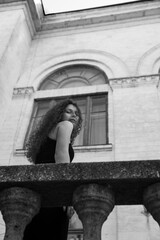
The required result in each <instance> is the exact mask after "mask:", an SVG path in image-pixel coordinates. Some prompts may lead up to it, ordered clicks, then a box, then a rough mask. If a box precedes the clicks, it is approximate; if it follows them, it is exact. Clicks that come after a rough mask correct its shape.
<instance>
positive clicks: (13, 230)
mask: <svg viewBox="0 0 160 240" xmlns="http://www.w3.org/2000/svg"><path fill="white" fill-rule="evenodd" d="M159 182H160V161H159V160H146V161H120V162H116V161H115V162H100V163H72V164H45V165H43V164H40V165H24V166H1V167H0V191H1V192H0V209H1V211H2V215H3V218H4V221H5V223H6V234H5V238H4V239H5V240H11V239H12V240H13V239H14V240H21V239H22V236H23V231H24V228H25V226H26V224H27V223H28V222H29V221H30V220H31V218H32V217H33V216H34V215H35V214H36V213H37V212H38V210H39V207H40V205H41V206H64V205H66V206H67V205H73V206H74V207H75V209H76V211H77V214H78V216H79V218H80V219H81V221H82V224H83V230H84V239H85V240H95V239H96V240H98V239H99V240H100V239H101V227H102V224H103V222H104V221H105V220H106V219H107V217H108V215H109V214H110V212H111V211H112V210H113V208H114V206H115V205H132V204H144V205H145V207H146V208H147V210H148V211H149V212H150V213H151V214H152V216H153V218H154V219H155V220H156V221H157V222H158V223H160V211H159V207H160V201H159V200H160V183H159ZM97 210H98V211H97ZM18 212H19V215H18ZM97 212H98V214H97ZM89 213H90V214H89ZM22 215H24V218H23V219H25V220H24V221H22V220H21V221H20V220H19V219H22ZM89 216H92V217H91V218H90V217H89ZM87 218H89V219H87ZM86 219H87V221H86ZM100 219H101V221H100ZM93 229H94V231H93ZM93 232H94V234H93ZM91 233H92V234H91Z"/></svg>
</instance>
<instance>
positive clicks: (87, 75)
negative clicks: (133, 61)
mask: <svg viewBox="0 0 160 240" xmlns="http://www.w3.org/2000/svg"><path fill="white" fill-rule="evenodd" d="M107 83H108V79H107V77H106V76H105V74H104V73H103V72H102V71H101V70H99V69H97V68H95V67H92V66H86V65H74V66H68V67H65V68H62V69H59V70H57V71H55V72H53V73H52V74H50V75H49V76H48V77H47V78H46V79H45V80H44V81H43V82H42V83H41V85H40V86H39V91H45V90H50V91H53V92H54V91H56V89H60V88H63V89H64V88H67V89H66V91H68V89H69V88H70V89H71V88H76V87H81V88H80V91H79V92H78V94H77V95H72V94H71V91H70V92H69V91H68V92H69V95H68V96H67V98H69V97H71V98H72V99H73V100H74V101H75V102H77V104H78V106H79V107H80V109H81V111H82V117H83V128H82V131H81V133H80V135H79V136H78V137H77V138H76V141H75V145H77V146H89V145H101V144H107V143H108V93H107V92H96V91H95V92H92V93H91V94H84V92H83V91H84V90H85V87H86V86H93V85H101V84H107ZM52 96H54V94H53V95H52ZM63 98H64V96H61V95H60V96H58V97H57V96H56V97H52V98H51V97H49V98H45V99H43V98H41V99H38V100H36V101H35V110H34V113H33V118H32V127H31V128H34V126H35V125H36V124H37V123H38V121H39V120H40V119H41V117H42V116H43V115H44V114H45V112H46V111H47V110H48V109H49V108H50V107H52V103H53V101H54V103H55V101H56V102H57V101H60V100H63ZM65 98H66V96H65Z"/></svg>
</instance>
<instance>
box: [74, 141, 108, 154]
mask: <svg viewBox="0 0 160 240" xmlns="http://www.w3.org/2000/svg"><path fill="white" fill-rule="evenodd" d="M74 150H75V152H101V151H106V152H108V151H112V144H111V143H110V144H107V145H95V146H94V145H93V146H77V147H76V146H75V147H74Z"/></svg>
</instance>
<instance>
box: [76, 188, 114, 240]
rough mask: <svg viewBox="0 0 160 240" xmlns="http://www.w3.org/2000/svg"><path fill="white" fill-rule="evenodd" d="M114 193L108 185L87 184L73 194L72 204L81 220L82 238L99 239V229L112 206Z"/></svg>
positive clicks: (85, 239) (86, 239) (88, 239)
mask: <svg viewBox="0 0 160 240" xmlns="http://www.w3.org/2000/svg"><path fill="white" fill-rule="evenodd" d="M114 204H115V203H114V194H113V192H112V191H111V189H110V188H109V187H106V186H103V185H98V184H88V185H81V186H79V187H78V188H77V189H76V190H75V192H74V194H73V206H74V208H75V210H76V212H77V214H78V216H79V218H80V220H81V221H82V224H83V234H84V240H100V239H101V229H102V225H103V223H104V221H105V220H106V219H107V217H108V215H109V214H110V212H111V211H112V210H113V207H114Z"/></svg>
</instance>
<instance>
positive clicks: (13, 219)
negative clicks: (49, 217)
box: [0, 187, 40, 240]
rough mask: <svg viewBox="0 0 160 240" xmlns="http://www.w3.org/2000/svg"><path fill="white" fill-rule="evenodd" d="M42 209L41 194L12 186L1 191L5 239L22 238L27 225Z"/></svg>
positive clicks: (0, 200) (0, 198)
mask: <svg viewBox="0 0 160 240" xmlns="http://www.w3.org/2000/svg"><path fill="white" fill-rule="evenodd" d="M39 209H40V195H39V194H37V193H35V192H33V191H32V190H30V189H26V188H20V187H12V188H8V189H5V190H3V191H2V192H0V210H1V212H2V215H3V219H4V221H5V224H6V232H5V237H4V240H22V239H23V234H24V230H25V227H26V225H27V224H28V223H29V222H30V221H31V219H32V218H33V217H34V216H35V215H36V214H37V213H38V211H39Z"/></svg>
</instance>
